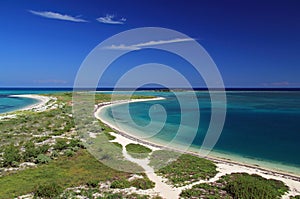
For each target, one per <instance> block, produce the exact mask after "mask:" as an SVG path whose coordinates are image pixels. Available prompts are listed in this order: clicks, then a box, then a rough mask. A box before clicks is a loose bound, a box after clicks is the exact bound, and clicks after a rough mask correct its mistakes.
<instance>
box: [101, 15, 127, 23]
mask: <svg viewBox="0 0 300 199" xmlns="http://www.w3.org/2000/svg"><path fill="white" fill-rule="evenodd" d="M97 21H99V22H100V23H106V24H116V25H117V24H124V23H125V21H126V19H125V18H124V17H123V18H121V19H118V20H116V19H115V16H114V15H106V16H105V17H99V18H97Z"/></svg>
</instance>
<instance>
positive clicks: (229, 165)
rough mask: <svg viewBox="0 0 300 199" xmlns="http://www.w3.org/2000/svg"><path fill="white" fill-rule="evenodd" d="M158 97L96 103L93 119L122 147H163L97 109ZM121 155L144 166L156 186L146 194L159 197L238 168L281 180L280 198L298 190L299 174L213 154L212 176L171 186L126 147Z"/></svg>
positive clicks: (238, 171) (293, 194)
mask: <svg viewBox="0 0 300 199" xmlns="http://www.w3.org/2000/svg"><path fill="white" fill-rule="evenodd" d="M161 99H162V98H153V99H139V100H130V101H118V102H113V103H105V104H99V105H98V106H97V109H96V111H95V117H96V118H97V119H99V120H101V121H102V122H103V123H105V124H106V125H108V126H110V127H111V128H112V129H113V130H114V131H115V132H114V133H113V135H114V136H116V139H115V140H113V141H114V142H119V143H120V144H122V145H123V149H124V146H125V145H127V144H129V143H139V144H141V145H144V146H147V147H149V148H151V149H152V150H158V149H163V148H165V146H162V145H159V144H157V143H153V142H149V141H144V140H140V139H139V138H137V137H134V136H132V135H131V134H128V133H127V132H124V131H122V130H121V129H119V128H118V127H117V126H114V125H112V124H111V123H109V121H107V120H105V118H101V117H100V116H99V115H100V114H99V113H100V112H101V111H103V109H104V107H107V106H111V105H117V104H121V103H131V102H138V101H148V100H161ZM187 153H191V154H194V155H197V154H196V153H193V152H189V151H188V152H187ZM123 155H124V157H125V158H126V159H128V160H129V161H132V162H135V163H137V164H139V165H140V166H142V167H143V168H144V169H145V170H146V174H147V176H148V177H149V179H151V180H152V181H154V182H155V183H156V186H155V188H154V189H151V190H147V194H150V195H155V194H159V195H160V196H162V197H163V198H179V194H180V192H181V191H182V190H184V189H188V188H191V187H192V186H193V185H195V184H199V183H205V182H215V181H217V180H218V179H219V178H220V177H221V176H223V175H226V174H230V173H240V172H244V173H248V174H257V175H260V176H262V177H264V178H267V179H276V180H280V181H282V182H284V183H285V184H286V185H287V186H288V187H289V188H290V191H289V192H288V193H287V194H285V195H284V196H283V198H289V196H295V195H299V194H300V176H297V175H294V174H289V173H285V172H282V171H275V170H271V169H268V168H262V167H259V166H256V165H247V164H245V163H239V162H235V161H231V160H228V159H222V158H219V157H218V158H216V157H213V156H208V157H206V158H207V159H209V160H211V161H213V162H215V164H216V166H217V170H218V171H219V173H218V174H217V175H216V176H215V177H213V178H211V179H209V180H207V181H204V180H201V181H199V182H195V183H192V184H190V185H186V186H183V187H178V188H175V187H172V186H171V185H169V184H167V183H165V179H163V178H161V177H160V176H157V175H156V174H155V173H154V171H153V169H152V168H151V167H150V166H148V163H147V161H145V160H142V161H141V160H137V159H134V158H132V157H130V156H129V155H128V154H127V152H126V150H125V151H124V150H123Z"/></svg>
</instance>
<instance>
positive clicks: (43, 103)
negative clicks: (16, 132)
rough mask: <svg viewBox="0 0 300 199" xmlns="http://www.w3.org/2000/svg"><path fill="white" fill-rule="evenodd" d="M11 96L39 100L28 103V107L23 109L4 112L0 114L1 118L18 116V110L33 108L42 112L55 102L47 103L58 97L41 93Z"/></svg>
mask: <svg viewBox="0 0 300 199" xmlns="http://www.w3.org/2000/svg"><path fill="white" fill-rule="evenodd" d="M10 97H24V98H31V99H36V100H37V102H36V103H34V104H31V105H28V106H26V107H23V108H21V109H17V110H14V111H10V112H7V113H2V114H0V120H2V119H10V118H15V117H16V112H19V111H27V110H33V111H35V112H41V111H44V110H46V109H48V108H49V107H50V106H52V105H53V103H51V104H49V105H47V103H48V102H49V101H50V100H54V101H56V98H54V97H46V96H41V95H33V94H32V95H10Z"/></svg>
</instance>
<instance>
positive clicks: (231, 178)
mask: <svg viewBox="0 0 300 199" xmlns="http://www.w3.org/2000/svg"><path fill="white" fill-rule="evenodd" d="M222 179H223V180H225V187H224V189H225V190H226V191H227V192H228V193H229V194H230V195H232V196H233V198H243V199H252V198H264V199H275V198H281V196H282V195H283V194H284V193H285V192H287V191H288V187H287V186H286V185H285V184H284V183H283V182H281V181H278V180H273V179H265V178H263V177H261V176H259V175H249V174H247V173H235V174H231V175H226V176H224V177H223V178H222Z"/></svg>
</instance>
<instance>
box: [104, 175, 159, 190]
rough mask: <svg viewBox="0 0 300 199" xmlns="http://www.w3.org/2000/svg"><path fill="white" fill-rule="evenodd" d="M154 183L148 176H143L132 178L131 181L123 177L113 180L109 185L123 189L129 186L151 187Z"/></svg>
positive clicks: (138, 187)
mask: <svg viewBox="0 0 300 199" xmlns="http://www.w3.org/2000/svg"><path fill="white" fill-rule="evenodd" d="M154 185H155V183H154V182H152V181H151V180H150V179H149V178H147V177H144V178H139V179H134V180H132V181H128V180H127V179H125V178H122V179H119V180H115V181H113V182H112V183H111V185H110V187H111V188H118V189H125V188H129V187H135V188H137V189H144V190H145V189H151V188H153V187H154Z"/></svg>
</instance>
